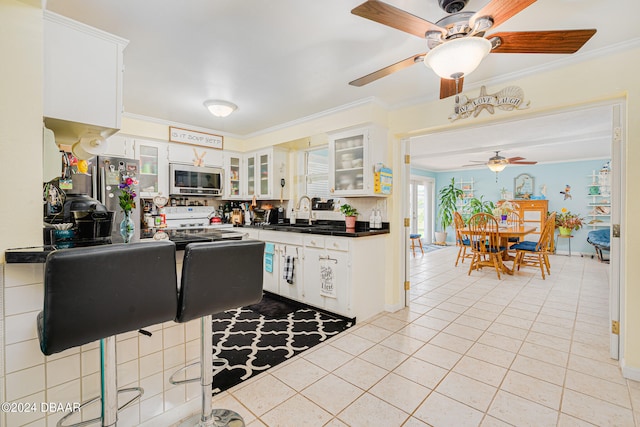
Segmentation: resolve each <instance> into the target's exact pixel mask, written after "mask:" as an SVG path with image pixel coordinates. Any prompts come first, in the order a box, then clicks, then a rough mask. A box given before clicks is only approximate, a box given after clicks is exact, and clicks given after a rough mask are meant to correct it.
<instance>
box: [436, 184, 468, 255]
mask: <svg viewBox="0 0 640 427" xmlns="http://www.w3.org/2000/svg"><path fill="white" fill-rule="evenodd" d="M462 194H463V191H462V189H460V188H458V187H456V184H455V180H454V178H451V182H450V183H449V184H448V185H447V186H446V187H443V188H441V189H440V192H439V193H438V197H439V201H438V221H439V222H440V225H441V230H440V231H437V232H436V233H435V234H436V243H446V241H447V228H448V227H449V226H450V225H451V224H453V213H454V212H455V211H456V209H457V202H458V199H461V198H462Z"/></svg>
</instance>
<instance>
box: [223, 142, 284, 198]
mask: <svg viewBox="0 0 640 427" xmlns="http://www.w3.org/2000/svg"><path fill="white" fill-rule="evenodd" d="M287 174H288V152H287V151H285V150H281V149H278V148H273V147H272V148H265V149H264V150H260V151H253V152H250V153H243V154H238V153H235V154H229V155H228V156H227V163H226V175H227V178H226V182H225V184H226V197H227V198H229V199H240V200H247V199H251V198H253V197H254V196H255V197H256V199H259V200H279V199H283V200H285V199H288V198H289V196H288V194H289V191H288V184H287V182H286V178H287ZM283 183H284V186H282V184H283Z"/></svg>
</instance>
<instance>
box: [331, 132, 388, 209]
mask: <svg viewBox="0 0 640 427" xmlns="http://www.w3.org/2000/svg"><path fill="white" fill-rule="evenodd" d="M386 151H387V131H386V130H385V129H382V128H380V127H379V126H373V125H372V126H368V127H364V128H359V129H352V130H348V131H343V132H339V133H333V134H330V135H329V191H330V192H331V193H332V194H333V195H334V196H345V197H353V196H380V194H376V193H375V191H374V175H373V174H374V165H376V164H382V165H384V164H385V161H386V155H385V153H386Z"/></svg>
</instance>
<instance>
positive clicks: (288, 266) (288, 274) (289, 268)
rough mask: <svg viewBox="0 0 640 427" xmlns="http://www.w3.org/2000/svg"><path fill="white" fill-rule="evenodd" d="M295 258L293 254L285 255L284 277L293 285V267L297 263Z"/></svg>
mask: <svg viewBox="0 0 640 427" xmlns="http://www.w3.org/2000/svg"><path fill="white" fill-rule="evenodd" d="M294 261H295V258H294V257H293V256H291V255H285V257H284V271H283V272H282V278H283V279H284V280H286V281H287V283H288V284H290V285H293V267H294V265H295V262H294Z"/></svg>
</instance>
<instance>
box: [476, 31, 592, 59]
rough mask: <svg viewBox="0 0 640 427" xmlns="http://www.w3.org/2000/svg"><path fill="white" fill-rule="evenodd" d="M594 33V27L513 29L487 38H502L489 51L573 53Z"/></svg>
mask: <svg viewBox="0 0 640 427" xmlns="http://www.w3.org/2000/svg"><path fill="white" fill-rule="evenodd" d="M595 33H596V30H595V29H589V30H557V31H515V32H504V33H495V34H491V35H490V36H489V37H488V38H489V39H491V38H492V37H500V39H501V40H502V44H500V46H498V47H496V48H495V49H493V50H492V51H491V52H496V53H575V52H577V51H578V50H579V49H580V48H581V47H582V46H583V45H584V44H585V43H586V42H587V41H588V40H589V39H590V38H591V37H592V36H593V35H594V34H595Z"/></svg>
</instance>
